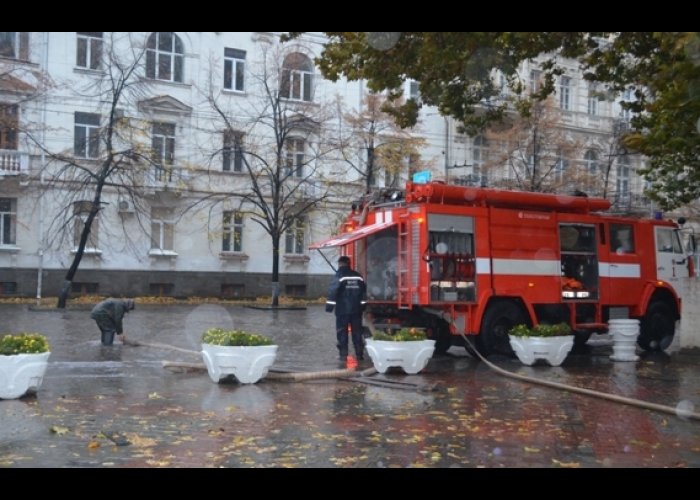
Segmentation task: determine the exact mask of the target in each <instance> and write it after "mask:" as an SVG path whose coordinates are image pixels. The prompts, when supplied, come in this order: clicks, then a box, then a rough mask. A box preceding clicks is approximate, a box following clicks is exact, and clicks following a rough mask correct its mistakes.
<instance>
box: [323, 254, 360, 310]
mask: <svg viewBox="0 0 700 500" xmlns="http://www.w3.org/2000/svg"><path fill="white" fill-rule="evenodd" d="M366 303H367V285H366V284H365V280H364V279H362V275H360V273H358V272H357V271H353V270H352V269H350V268H349V267H347V266H341V267H339V268H338V271H337V272H336V273H335V277H334V278H333V281H332V282H331V284H330V286H329V287H328V298H327V299H326V312H333V309H334V308H335V315H336V316H342V315H346V314H361V313H362V311H364V310H365V305H366Z"/></svg>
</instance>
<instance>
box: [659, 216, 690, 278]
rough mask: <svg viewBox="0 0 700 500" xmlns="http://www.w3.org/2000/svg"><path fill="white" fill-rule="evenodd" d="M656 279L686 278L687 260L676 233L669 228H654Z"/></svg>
mask: <svg viewBox="0 0 700 500" xmlns="http://www.w3.org/2000/svg"><path fill="white" fill-rule="evenodd" d="M655 230H656V234H655V240H656V277H657V278H658V279H663V280H666V279H669V278H687V277H688V260H687V256H686V255H685V253H684V252H683V246H682V245H681V240H680V237H679V235H678V231H676V230H675V229H673V228H671V227H656V228H655Z"/></svg>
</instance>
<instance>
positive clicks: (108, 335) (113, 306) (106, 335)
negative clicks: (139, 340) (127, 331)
mask: <svg viewBox="0 0 700 500" xmlns="http://www.w3.org/2000/svg"><path fill="white" fill-rule="evenodd" d="M133 310H134V301H133V300H132V299H124V300H122V299H107V300H103V301H102V302H100V303H99V304H97V305H96V306H95V307H94V308H93V309H92V312H91V313H90V317H91V318H92V319H94V320H95V322H96V323H97V326H98V328H99V329H100V332H102V345H112V344H113V343H114V334H115V333H116V334H117V335H118V336H119V337H118V338H119V340H121V341H122V343H124V342H125V341H126V336H125V335H124V329H123V327H122V319H123V318H124V315H125V314H126V313H128V312H129V311H133Z"/></svg>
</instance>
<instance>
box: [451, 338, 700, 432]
mask: <svg viewBox="0 0 700 500" xmlns="http://www.w3.org/2000/svg"><path fill="white" fill-rule="evenodd" d="M460 335H461V336H462V338H463V339H464V342H466V344H467V345H468V346H469V349H470V352H471V353H474V354H476V356H477V357H478V358H479V359H480V360H481V361H482V362H483V363H485V364H486V366H488V367H489V368H490V369H491V370H493V371H495V372H496V373H498V374H499V375H502V376H504V377H508V378H512V379H515V380H520V381H522V382H529V383H531V384H537V385H543V386H545V387H551V388H552V389H558V390H560V391H568V392H574V393H576V394H584V395H586V396H591V397H594V398H599V399H605V400H607V401H613V402H615V403H622V404H626V405H629V406H636V407H637V408H644V409H646V410H655V411H660V412H663V413H668V414H671V415H676V416H678V417H683V418H692V419H695V420H700V413H698V412H694V411H690V410H684V409H678V408H674V407H672V406H666V405H660V404H656V403H650V402H648V401H642V400H641V399H634V398H628V397H625V396H618V395H616V394H609V393H607V392H601V391H594V390H593V389H586V388H585V387H577V386H574V385H569V384H562V383H560V382H553V381H550V380H544V379H541V378H536V377H530V376H527V375H520V374H519V373H513V372H510V371H508V370H504V369H503V368H501V367H500V366H497V365H495V364H493V363H491V362H490V361H488V360H487V359H486V358H485V357H484V356H482V355H481V353H480V352H479V351H478V350H477V349H476V348H475V346H474V345H473V344H472V342H471V340H469V339H468V338H467V336H466V335H464V333H460Z"/></svg>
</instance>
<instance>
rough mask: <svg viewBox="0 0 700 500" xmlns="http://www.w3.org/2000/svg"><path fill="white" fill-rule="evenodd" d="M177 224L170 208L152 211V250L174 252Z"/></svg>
mask: <svg viewBox="0 0 700 500" xmlns="http://www.w3.org/2000/svg"><path fill="white" fill-rule="evenodd" d="M174 235H175V224H174V222H173V219H172V210H170V209H168V208H153V209H151V250H161V251H170V252H172V251H173V250H174Z"/></svg>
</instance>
